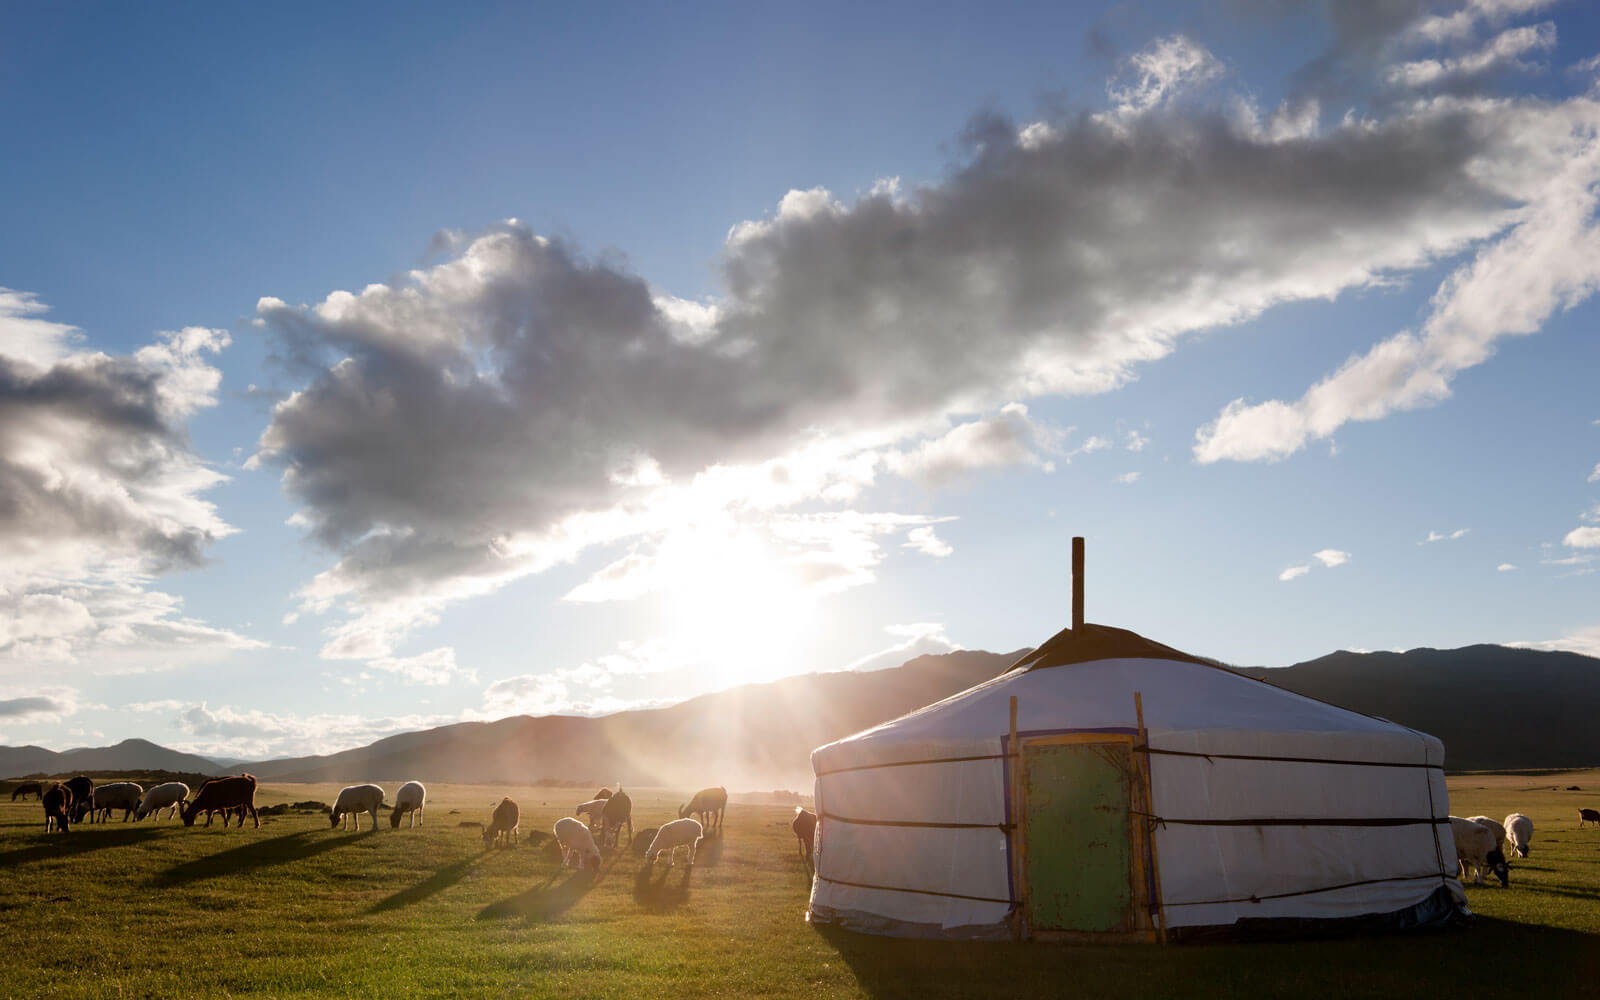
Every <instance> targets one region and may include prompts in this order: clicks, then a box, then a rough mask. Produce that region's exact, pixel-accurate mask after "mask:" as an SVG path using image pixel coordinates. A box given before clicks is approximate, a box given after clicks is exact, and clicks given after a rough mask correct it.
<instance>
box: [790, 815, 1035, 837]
mask: <svg viewBox="0 0 1600 1000" xmlns="http://www.w3.org/2000/svg"><path fill="white" fill-rule="evenodd" d="M817 815H818V818H819V819H831V820H833V821H835V822H838V823H849V824H850V825H851V826H898V827H910V828H912V829H919V830H1000V831H1002V832H1004V833H1010V832H1011V831H1012V830H1013V829H1015V828H1016V824H1014V823H920V822H917V821H915V820H898V819H852V818H851V817H849V816H838V815H835V814H834V813H830V812H825V813H818V814H817Z"/></svg>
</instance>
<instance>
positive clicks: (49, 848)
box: [0, 824, 161, 868]
mask: <svg viewBox="0 0 1600 1000" xmlns="http://www.w3.org/2000/svg"><path fill="white" fill-rule="evenodd" d="M159 836H161V831H160V830H159V829H157V828H155V827H153V826H137V827H121V828H113V829H110V830H102V829H98V828H97V827H93V826H88V825H87V824H85V825H84V826H83V827H82V828H81V829H80V828H79V827H76V826H75V827H73V828H72V829H71V830H68V831H67V832H66V833H48V834H47V833H45V832H43V830H41V831H40V832H39V833H37V834H35V835H34V838H33V839H34V844H33V846H32V847H19V848H17V849H16V850H13V851H6V852H5V853H3V854H0V868H9V867H11V866H13V865H24V864H27V863H28V862H30V861H43V860H45V859H46V858H64V857H69V856H71V855H74V854H84V853H87V852H89V851H98V850H101V849H102V848H106V847H126V846H127V845H129V844H137V843H138V842H139V841H141V840H149V839H150V838H151V837H159Z"/></svg>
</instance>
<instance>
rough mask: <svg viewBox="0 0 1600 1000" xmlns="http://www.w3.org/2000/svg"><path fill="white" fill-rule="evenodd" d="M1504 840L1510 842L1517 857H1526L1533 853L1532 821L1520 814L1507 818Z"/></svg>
mask: <svg viewBox="0 0 1600 1000" xmlns="http://www.w3.org/2000/svg"><path fill="white" fill-rule="evenodd" d="M1506 839H1507V840H1509V841H1511V847H1512V849H1513V850H1515V851H1516V852H1517V857H1519V858H1525V857H1527V856H1528V855H1529V854H1530V853H1532V851H1533V820H1531V819H1529V818H1528V817H1526V816H1524V815H1522V814H1521V813H1512V814H1511V815H1509V816H1507V817H1506Z"/></svg>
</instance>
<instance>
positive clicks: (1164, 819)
mask: <svg viewBox="0 0 1600 1000" xmlns="http://www.w3.org/2000/svg"><path fill="white" fill-rule="evenodd" d="M1133 815H1136V816H1143V817H1144V818H1145V819H1147V820H1149V821H1150V825H1151V826H1163V827H1165V826H1440V825H1445V824H1448V823H1449V822H1450V821H1449V820H1448V819H1437V818H1435V817H1432V816H1423V817H1419V818H1416V819H1411V818H1408V817H1403V816H1362V817H1357V818H1350V819H1338V818H1327V819H1173V818H1172V817H1170V816H1153V815H1151V814H1149V813H1133ZM1434 874H1435V875H1437V874H1438V873H1437V872H1435V873H1434Z"/></svg>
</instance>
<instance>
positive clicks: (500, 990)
mask: <svg viewBox="0 0 1600 1000" xmlns="http://www.w3.org/2000/svg"><path fill="white" fill-rule="evenodd" d="M1573 784H1576V785H1581V786H1584V787H1585V788H1592V789H1594V792H1593V793H1591V792H1583V793H1579V792H1568V791H1564V790H1559V791H1552V790H1551V789H1552V788H1558V789H1564V788H1565V786H1567V785H1573ZM1451 786H1452V803H1453V811H1454V812H1455V813H1456V814H1457V815H1474V814H1476V813H1479V812H1482V813H1485V814H1488V815H1493V816H1495V817H1497V818H1498V817H1501V816H1504V815H1505V814H1506V813H1507V812H1510V811H1512V810H1513V809H1519V810H1520V811H1522V812H1525V813H1527V814H1528V815H1529V816H1531V817H1532V818H1533V820H1534V823H1535V825H1536V833H1535V839H1534V852H1533V855H1532V857H1530V858H1528V859H1526V860H1519V861H1516V862H1514V865H1513V869H1512V885H1511V888H1510V889H1509V890H1502V889H1499V888H1494V887H1476V886H1472V887H1469V888H1468V894H1469V896H1470V898H1471V904H1472V907H1473V909H1474V910H1475V911H1476V912H1477V913H1478V914H1480V917H1479V919H1478V921H1477V923H1476V925H1475V926H1473V927H1471V928H1468V929H1465V930H1460V931H1450V932H1440V933H1428V934H1422V935H1415V936H1392V937H1379V938H1355V939H1342V940H1332V941H1300V942H1289V943H1277V944H1254V945H1235V944H1230V945H1206V946H1182V947H1177V946H1175V947H1169V948H1161V947H1159V946H1112V947H1088V946H1066V945H1040V944H1031V945H1011V944H1001V945H993V944H970V945H969V944H959V945H953V944H946V943H929V942H909V941H895V940H888V939H879V938H868V937H859V936H855V935H850V934H846V933H840V932H833V931H819V930H818V929H815V928H813V927H812V926H811V925H809V924H807V923H806V922H805V921H804V919H803V914H804V909H805V903H806V894H807V889H808V883H807V877H806V874H805V870H804V868H803V867H802V865H801V863H800V861H799V859H798V857H797V856H796V854H795V850H794V841H793V837H792V836H791V834H790V833H789V829H788V822H789V819H790V818H791V816H792V808H790V807H784V806H775V805H752V804H744V803H739V802H735V803H733V804H732V805H731V806H730V808H729V810H728V828H727V835H726V837H725V838H724V839H723V840H722V842H721V843H717V842H715V841H711V840H708V841H707V842H706V845H705V846H704V848H703V850H702V853H701V858H700V864H698V865H697V866H696V867H695V869H694V870H693V872H692V873H686V872H684V871H683V870H682V867H681V866H680V868H678V869H675V870H674V871H672V872H671V874H669V875H666V876H665V877H663V875H662V873H661V872H659V871H658V872H656V873H655V875H654V877H653V878H652V879H651V880H650V881H641V880H640V878H639V873H640V867H641V865H640V863H639V862H637V861H636V860H635V859H634V858H633V856H632V855H631V853H628V852H626V851H624V852H623V854H622V855H620V856H618V857H616V858H613V859H608V861H607V864H606V868H605V870H604V873H603V875H602V876H601V877H600V878H599V880H598V881H593V880H592V879H590V878H589V877H588V876H573V875H570V874H566V873H563V872H561V870H560V860H559V858H558V857H556V856H555V855H554V854H553V853H552V852H550V851H549V850H547V849H544V848H543V847H534V846H531V845H530V844H529V842H528V841H529V839H530V838H529V837H528V834H529V833H530V832H533V831H542V832H548V831H549V828H550V825H551V824H552V823H553V822H554V821H555V819H556V818H558V817H559V816H562V815H566V814H568V813H569V812H570V811H571V807H572V805H574V804H575V803H576V802H577V800H578V798H580V797H581V793H579V794H574V793H571V792H568V791H565V790H555V789H550V788H519V789H489V788H482V787H473V786H430V787H429V805H428V815H427V826H425V827H423V828H420V829H415V830H408V829H405V828H404V827H403V826H402V828H401V829H400V830H398V831H395V830H390V829H389V828H388V825H387V822H385V823H384V824H383V825H382V826H381V828H380V829H379V830H378V831H377V832H376V833H369V832H367V831H366V830H363V831H362V832H361V833H359V834H352V833H344V832H340V831H338V830H330V829H329V826H328V822H327V819H326V818H325V817H322V816H318V815H310V814H292V813H291V814H287V815H283V816H279V817H273V818H270V819H269V820H267V821H264V822H263V824H262V827H261V829H260V830H256V829H253V828H251V827H250V826H248V825H247V826H246V827H245V828H244V829H243V830H239V829H238V828H236V827H234V828H229V829H226V830H224V829H223V828H222V827H220V826H213V827H212V828H211V829H209V830H208V829H203V828H198V827H197V828H194V829H185V828H184V827H183V826H182V824H181V823H178V822H166V823H162V824H154V823H152V822H151V821H150V820H146V821H145V822H143V823H138V824H134V823H128V824H123V823H121V822H120V821H117V820H113V821H112V822H111V823H110V824H109V825H105V826H87V825H85V826H81V827H75V828H74V829H73V831H72V832H71V833H70V834H67V835H65V836H60V835H57V836H51V837H46V836H45V835H44V833H43V832H42V831H43V814H42V811H41V810H40V808H39V806H38V804H37V803H33V802H29V803H26V804H23V803H18V804H15V805H13V804H10V803H0V983H3V984H4V988H3V989H0V993H3V994H4V995H6V996H13V997H34V996H38V997H95V998H107V997H162V998H165V997H180V996H205V997H230V996H249V997H299V996H329V997H414V996H430V997H431V996H437V997H487V996H495V997H505V996H512V997H516V996H552V995H557V994H561V995H570V996H603V997H627V998H639V997H652V996H681V997H701V996H717V997H744V996H793V997H807V998H815V997H857V996H871V997H900V996H905V997H917V998H919V1000H926V998H930V997H952V998H954V997H984V996H993V997H1017V996H1029V995H1045V994H1047V993H1048V994H1052V995H1053V994H1064V993H1072V994H1074V995H1077V996H1083V997H1102V996H1104V997H1159V996H1249V997H1253V998H1259V997H1270V996H1297V997H1307V996H1312V997H1320V996H1330V995H1332V996H1396V995H1413V994H1418V993H1421V992H1423V991H1424V990H1426V991H1429V992H1437V991H1439V990H1448V989H1457V990H1471V991H1473V995H1474V996H1494V995H1509V994H1510V993H1511V991H1513V990H1517V991H1520V992H1526V993H1528V995H1539V993H1544V994H1546V995H1550V996H1563V997H1565V996H1581V995H1593V994H1595V993H1596V992H1597V991H1600V830H1595V829H1593V828H1586V829H1584V830H1581V831H1580V830H1578V829H1577V809H1578V806H1579V805H1580V804H1583V805H1591V804H1593V803H1595V802H1600V772H1585V773H1581V774H1575V775H1571V774H1569V775H1550V776H1534V777H1521V776H1505V775H1492V776H1489V775H1469V776H1465V777H1461V778H1453V779H1452V780H1451ZM506 793H509V794H511V795H512V796H513V797H514V798H516V799H517V800H518V801H519V802H521V803H522V805H523V810H524V811H523V824H522V832H523V835H524V836H523V843H522V846H520V847H518V848H517V849H514V850H500V851H492V852H485V851H483V850H482V847H481V843H480V840H479V832H478V830H477V829H476V828H462V827H460V826H458V824H459V823H460V822H462V821H482V820H485V819H487V817H488V813H489V806H490V802H491V800H492V799H494V798H497V797H498V796H499V795H500V794H506ZM333 794H334V789H333V788H332V787H331V786H292V785H280V786H265V787H264V788H263V789H262V792H261V794H260V796H259V800H260V803H261V804H263V805H265V804H270V803H273V802H288V801H295V800H299V799H307V798H313V799H321V800H323V801H331V800H332V798H333ZM634 797H635V812H636V814H637V815H638V819H639V821H642V822H638V821H636V826H640V827H643V826H654V825H656V824H658V823H660V822H662V821H664V820H666V819H669V818H672V815H673V813H672V811H671V808H672V806H673V805H675V803H676V801H678V799H677V798H668V797H666V796H663V795H655V794H651V793H648V792H647V793H642V794H635V796H634ZM569 800H570V801H569ZM451 810H459V811H458V812H456V813H452V812H451ZM1531 991H1537V992H1531ZM1557 991H1559V992H1557Z"/></svg>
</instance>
